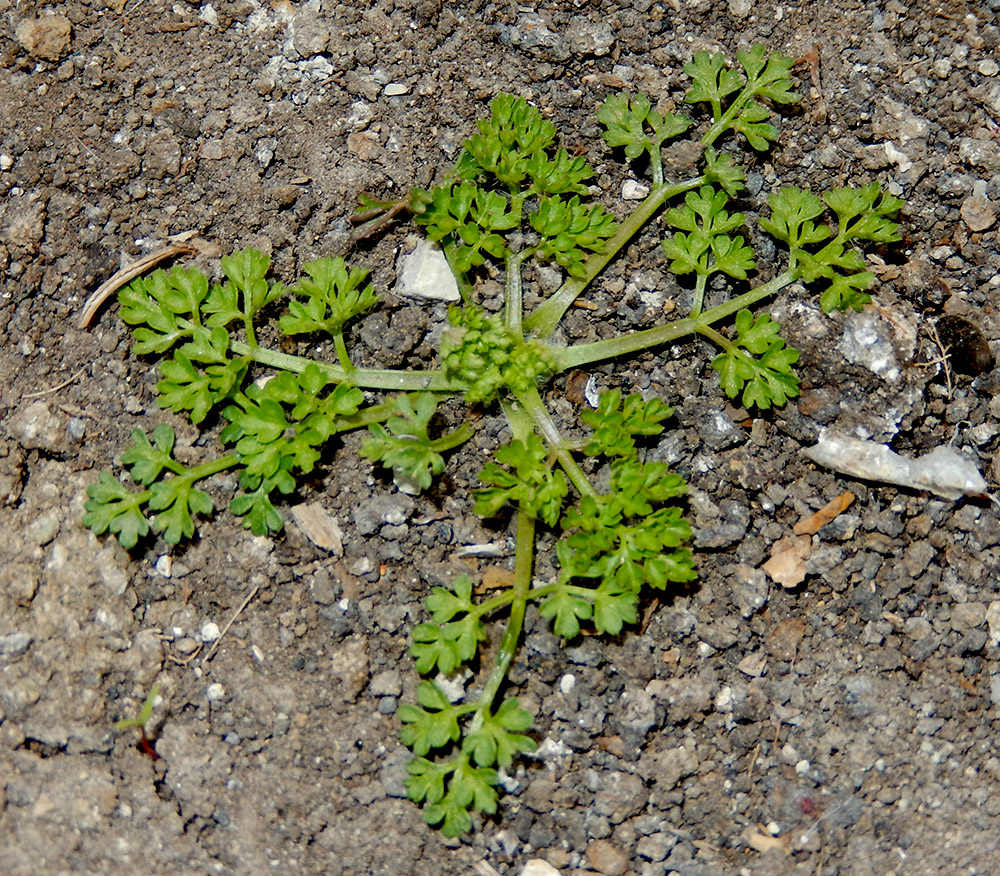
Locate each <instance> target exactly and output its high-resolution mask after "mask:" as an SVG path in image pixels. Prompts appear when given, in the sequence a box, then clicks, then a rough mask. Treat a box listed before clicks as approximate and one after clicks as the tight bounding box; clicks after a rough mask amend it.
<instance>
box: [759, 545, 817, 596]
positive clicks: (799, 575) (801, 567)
mask: <svg viewBox="0 0 1000 876" xmlns="http://www.w3.org/2000/svg"><path fill="white" fill-rule="evenodd" d="M811 551H812V540H811V539H810V538H809V536H808V535H796V536H790V537H788V538H783V539H781V540H780V541H776V542H775V543H774V546H773V547H772V548H771V559H769V560H768V561H767V562H766V563H764V566H763V569H764V571H765V572H767V574H768V575H770V576H771V579H772V580H773V581H776V582H777V583H778V584H780V585H781V586H782V587H788V588H791V587H796V586H797V585H799V584H801V583H802V582H803V581H804V580H805V577H806V559H807V558H808V556H809V554H810V552H811Z"/></svg>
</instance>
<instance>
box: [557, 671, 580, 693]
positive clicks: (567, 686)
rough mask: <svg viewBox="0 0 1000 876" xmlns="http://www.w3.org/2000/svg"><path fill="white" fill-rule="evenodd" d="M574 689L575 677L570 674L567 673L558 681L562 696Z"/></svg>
mask: <svg viewBox="0 0 1000 876" xmlns="http://www.w3.org/2000/svg"><path fill="white" fill-rule="evenodd" d="M574 687H576V676H575V675H573V674H572V673H569V672H567V673H566V674H565V675H564V676H563V677H562V678H560V679H559V690H561V691H562V693H563V696H565V695H566V694H568V693H570V692H571V691H572V690H573V688H574Z"/></svg>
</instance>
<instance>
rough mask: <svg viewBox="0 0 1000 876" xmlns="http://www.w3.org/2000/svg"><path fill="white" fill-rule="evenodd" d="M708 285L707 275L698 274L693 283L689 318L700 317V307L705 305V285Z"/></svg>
mask: <svg viewBox="0 0 1000 876" xmlns="http://www.w3.org/2000/svg"><path fill="white" fill-rule="evenodd" d="M707 283H708V274H707V273H706V274H703V273H701V272H699V273H698V279H696V280H695V281H694V300H693V301H692V304H691V316H700V315H701V308H702V305H703V304H704V303H705V285H706V284H707Z"/></svg>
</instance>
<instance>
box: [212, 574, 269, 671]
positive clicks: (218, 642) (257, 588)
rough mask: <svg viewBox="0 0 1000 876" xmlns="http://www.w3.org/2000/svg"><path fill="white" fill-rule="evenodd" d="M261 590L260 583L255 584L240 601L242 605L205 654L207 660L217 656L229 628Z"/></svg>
mask: <svg viewBox="0 0 1000 876" xmlns="http://www.w3.org/2000/svg"><path fill="white" fill-rule="evenodd" d="M259 592H260V584H254V587H253V590H251V591H250V592H249V593H248V594H247V597H246V599H244V600H243V601H242V602H241V603H240V607H239V608H237V609H236V611H234V612H233V616H232V617H231V618H229V620H227V621H226V625H225V626H224V627H223V628H222V632H220V633H219V638H218V639H216V640H215V644H214V645H212V650H211V651H209V652H208V653H207V654H206V655H205V662H206V663H207V662H208V661H209V660H211V659H212V658H213V657H214V656H215V652H216V651H218V650H219V645H221V644H222V640H223V639H224V638H225V636H226V633H228V632H229V628H230V627H231V626H232V625H233V622H234V621H235V620H236V618H238V617H239V616H240V614H241V613H242V611H243V609H245V608H246V607H247V606H248V605H249V604H250V600H251V599H253V598H254V597H255V596H256V595H257V594H258V593H259Z"/></svg>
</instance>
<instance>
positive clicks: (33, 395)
mask: <svg viewBox="0 0 1000 876" xmlns="http://www.w3.org/2000/svg"><path fill="white" fill-rule="evenodd" d="M86 370H87V366H86V365H84V366H83V368H81V369H80V370H79V371H77V372H76V374H74V375H73V376H72V377H67V378H66V379H65V380H64V381H63V382H62V383H59V384H56V385H55V386H50V387H49V388H48V389H40V390H38V391H37V392H26V393H25V394H24V395H22V396H21V398H22V399H26V398H41V397H42V396H43V395H52V393H54V392H59V390H60V389H65V388H66V387H67V386H69V385H70V384H71V383H73V382H74V381H75V380H76V379H77V378H78V377H80V375H81V374H83V373H84V372H85V371H86Z"/></svg>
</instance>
